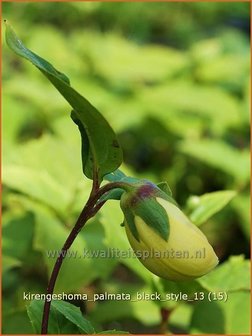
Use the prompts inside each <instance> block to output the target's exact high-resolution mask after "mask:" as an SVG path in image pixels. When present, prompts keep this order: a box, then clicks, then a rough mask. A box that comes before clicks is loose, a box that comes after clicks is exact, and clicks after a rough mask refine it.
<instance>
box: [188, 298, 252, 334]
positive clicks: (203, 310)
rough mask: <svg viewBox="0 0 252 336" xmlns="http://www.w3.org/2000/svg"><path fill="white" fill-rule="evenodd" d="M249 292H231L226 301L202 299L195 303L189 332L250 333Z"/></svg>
mask: <svg viewBox="0 0 252 336" xmlns="http://www.w3.org/2000/svg"><path fill="white" fill-rule="evenodd" d="M250 316H251V315H250V294H249V293H248V292H242V291H239V292H235V293H231V294H230V295H229V297H228V300H227V301H226V302H224V301H212V302H210V301H208V300H204V301H201V302H199V303H197V304H196V306H195V309H194V312H193V315H192V320H191V327H190V331H191V334H200V335H203V334H204V335H205V334H225V335H237V334H238V335H249V334H250Z"/></svg>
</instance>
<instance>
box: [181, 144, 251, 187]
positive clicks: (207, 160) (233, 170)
mask: <svg viewBox="0 0 252 336" xmlns="http://www.w3.org/2000/svg"><path fill="white" fill-rule="evenodd" d="M179 150H180V151H181V152H182V153H184V154H186V155H188V156H190V157H192V158H194V159H196V160H199V161H201V162H203V163H204V164H207V165H209V166H211V167H212V168H214V169H216V170H220V171H222V172H225V173H227V174H229V175H231V176H232V177H234V178H235V179H236V181H237V182H238V183H241V184H242V185H243V184H244V183H247V182H248V181H249V179H250V170H249V162H250V151H249V150H248V149H243V150H240V149H238V148H234V147H232V146H231V145H229V144H227V143H226V142H224V141H221V140H216V139H200V140H195V141H190V142H188V141H182V142H181V144H180V146H179Z"/></svg>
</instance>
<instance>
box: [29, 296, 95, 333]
mask: <svg viewBox="0 0 252 336" xmlns="http://www.w3.org/2000/svg"><path fill="white" fill-rule="evenodd" d="M43 305H44V301H42V300H36V301H32V302H31V304H30V305H29V306H28V307H27V313H28V316H29V318H30V321H31V323H32V326H33V328H34V331H35V333H36V334H39V333H40V330H41V321H42V311H43ZM80 331H81V332H80ZM48 333H49V334H80V333H81V334H93V333H94V328H93V327H92V325H91V323H90V322H89V321H88V320H86V319H85V318H84V317H83V316H82V315H81V312H80V310H79V309H78V308H77V307H75V306H73V305H71V304H70V303H68V302H64V301H52V304H51V312H50V319H49V325H48Z"/></svg>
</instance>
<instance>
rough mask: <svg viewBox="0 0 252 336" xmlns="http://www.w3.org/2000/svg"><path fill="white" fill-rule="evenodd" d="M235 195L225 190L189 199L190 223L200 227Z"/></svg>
mask: <svg viewBox="0 0 252 336" xmlns="http://www.w3.org/2000/svg"><path fill="white" fill-rule="evenodd" d="M235 195H236V192H235V191H232V190H225V191H216V192H212V193H209V194H204V195H203V196H200V197H197V196H192V197H190V198H189V199H188V201H187V207H188V208H190V210H191V213H190V215H189V217H190V219H191V221H192V222H193V223H194V224H196V225H198V226H200V225H201V224H203V223H204V222H206V221H207V220H208V219H209V218H210V217H212V216H213V215H214V214H216V213H217V212H219V211H220V210H221V209H222V208H224V207H225V206H226V205H227V204H228V203H229V202H230V201H231V200H232V199H233V198H234V196H235Z"/></svg>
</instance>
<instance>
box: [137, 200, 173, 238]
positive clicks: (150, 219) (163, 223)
mask: <svg viewBox="0 0 252 336" xmlns="http://www.w3.org/2000/svg"><path fill="white" fill-rule="evenodd" d="M134 214H135V216H139V217H140V218H141V219H142V220H143V221H144V222H145V223H146V224H147V225H148V226H149V227H151V228H152V229H153V230H154V231H155V232H156V233H157V234H158V235H159V236H160V237H161V238H163V239H164V240H165V241H167V240H168V238H169V233H170V223H169V217H168V215H167V212H166V211H165V209H164V208H163V207H162V205H161V204H159V203H158V202H157V200H156V198H154V197H151V198H146V199H145V200H143V201H141V202H139V203H138V205H137V207H136V208H135V209H134ZM132 233H133V232H132Z"/></svg>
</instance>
